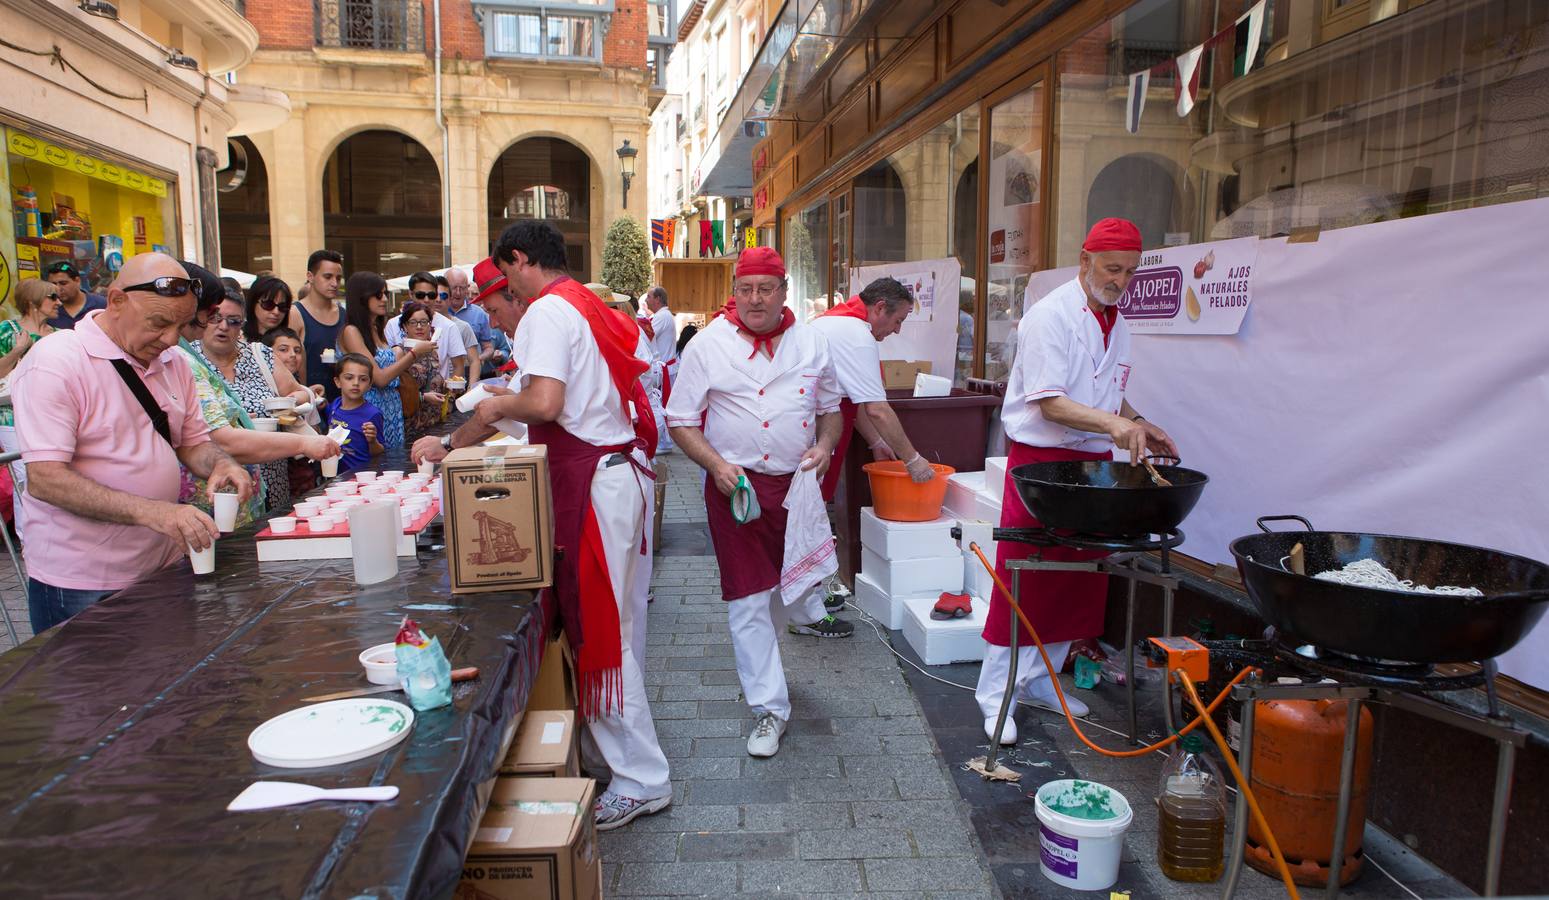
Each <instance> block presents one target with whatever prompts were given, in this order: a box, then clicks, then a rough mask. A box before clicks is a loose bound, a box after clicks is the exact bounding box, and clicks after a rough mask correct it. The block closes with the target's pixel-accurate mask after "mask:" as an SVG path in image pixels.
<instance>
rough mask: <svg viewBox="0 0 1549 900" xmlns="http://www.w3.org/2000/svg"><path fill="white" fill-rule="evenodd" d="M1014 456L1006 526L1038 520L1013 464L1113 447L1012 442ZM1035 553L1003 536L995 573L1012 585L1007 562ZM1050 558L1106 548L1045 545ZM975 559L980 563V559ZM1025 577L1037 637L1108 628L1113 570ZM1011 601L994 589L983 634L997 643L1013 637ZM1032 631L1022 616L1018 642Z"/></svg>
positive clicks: (1087, 456) (1069, 637)
mask: <svg viewBox="0 0 1549 900" xmlns="http://www.w3.org/2000/svg"><path fill="white" fill-rule="evenodd" d="M1009 449H1010V458H1009V459H1007V460H1006V481H1005V493H1004V494H1003V495H1002V497H1001V506H1000V524H1001V527H1003V528H1029V527H1037V526H1038V520H1037V519H1035V518H1033V514H1032V513H1030V512H1028V511H1027V507H1026V505H1024V504H1023V503H1022V498H1021V497H1019V496H1018V495H1017V492H1016V487H1015V486H1014V485H1013V484H1012V482H1011V470H1012V469H1014V468H1016V467H1017V466H1022V465H1026V464H1028V463H1035V462H1059V461H1062V460H1097V459H1112V458H1113V454H1112V453H1083V452H1081V451H1080V450H1064V449H1061V448H1058V447H1029V446H1027V445H1026V444H1019V443H1017V442H1015V441H1013V442H1011V447H1010V448H1009ZM1032 555H1033V548H1032V547H1030V546H1028V545H1027V544H1019V543H1017V542H1015V541H1001V542H1000V544H999V546H998V552H997V559H996V562H995V574H997V575H999V576H1000V578H1001V581H1003V582H1004V583H1005V584H1006V586H1007V587H1008V588H1009V587H1011V571H1010V570H1009V569H1007V568H1006V563H1008V562H1010V561H1011V560H1014V559H1026V558H1028V557H1029V556H1032ZM1041 556H1042V558H1043V559H1045V560H1048V561H1049V562H1081V561H1085V560H1091V559H1099V558H1101V557H1103V556H1107V554H1106V553H1094V552H1091V551H1083V550H1069V549H1066V548H1064V547H1049V548H1046V549H1043V550H1042V551H1041ZM970 565H975V566H977V565H980V563H979V560H978V559H974V560H972V561H971V563H970ZM1018 574H1020V575H1021V577H1022V584H1021V600H1020V605H1021V607H1022V611H1023V612H1024V613H1026V614H1027V617H1028V619H1030V620H1032V623H1033V626H1034V627H1036V628H1037V629H1038V637H1039V638H1041V639H1042V640H1043V641H1044V642H1045V643H1053V642H1056V641H1075V640H1080V639H1081V638H1089V637H1096V636H1097V635H1099V634H1102V631H1103V611H1104V608H1105V607H1106V605H1107V597H1108V576H1107V575H1099V574H1097V573H1094V572H1028V571H1023V572H1019V573H1018ZM1011 618H1012V614H1011V604H1010V603H1009V602H1008V601H1007V600H1006V599H1005V598H1004V597H1003V596H1002V595H1001V592H1000V591H999V590H996V591H995V592H994V596H993V597H992V598H991V600H990V613H989V616H988V618H987V619H986V621H985V623H984V639H985V641H987V642H989V643H991V644H994V645H995V646H997V647H1006V646H1009V645H1010V642H1011ZM1032 643H1033V638H1032V635H1030V634H1028V633H1027V629H1026V628H1024V627H1023V626H1022V625H1021V623H1020V622H1018V624H1017V646H1018V647H1030V646H1032Z"/></svg>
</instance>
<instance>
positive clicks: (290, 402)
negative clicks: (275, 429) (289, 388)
mask: <svg viewBox="0 0 1549 900" xmlns="http://www.w3.org/2000/svg"><path fill="white" fill-rule="evenodd" d="M264 409H267V410H268V411H270V412H293V411H295V409H296V398H295V397H270V398H269V399H268V400H265V401H264Z"/></svg>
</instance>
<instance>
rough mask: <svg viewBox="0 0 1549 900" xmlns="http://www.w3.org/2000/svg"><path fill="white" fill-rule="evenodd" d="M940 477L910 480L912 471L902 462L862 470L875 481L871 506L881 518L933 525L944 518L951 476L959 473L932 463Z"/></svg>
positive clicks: (870, 465)
mask: <svg viewBox="0 0 1549 900" xmlns="http://www.w3.org/2000/svg"><path fill="white" fill-rule="evenodd" d="M930 467H931V468H932V469H935V470H936V477H935V478H932V479H931V480H930V481H927V482H925V483H924V484H915V483H914V482H913V481H911V480H909V470H908V469H906V468H904V464H903V463H901V462H899V461H898V460H893V459H890V460H887V461H885V462H869V463H866V464H865V465H864V466H862V467H861V468H862V469H864V470H865V471H866V477H868V478H870V479H871V505H872V508H873V509H874V510H876V513H877V518H879V519H888V520H890V521H893V522H929V521H930V520H931V519H934V518H936V517H937V516H939V515H941V504H942V502H943V501H944V500H946V499H947V477H948V476H949V475H952V474H953V473H954V472H956V471H957V470H956V469H954V468H952V467H951V466H943V465H941V464H939V463H931V464H930Z"/></svg>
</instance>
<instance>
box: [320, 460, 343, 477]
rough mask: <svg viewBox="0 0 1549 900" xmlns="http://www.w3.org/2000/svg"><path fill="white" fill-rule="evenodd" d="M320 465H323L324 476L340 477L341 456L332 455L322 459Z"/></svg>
mask: <svg viewBox="0 0 1549 900" xmlns="http://www.w3.org/2000/svg"><path fill="white" fill-rule="evenodd" d="M320 465H321V466H322V467H323V477H324V478H337V477H339V457H337V456H330V457H328V458H327V459H325V460H322V461H321V462H320Z"/></svg>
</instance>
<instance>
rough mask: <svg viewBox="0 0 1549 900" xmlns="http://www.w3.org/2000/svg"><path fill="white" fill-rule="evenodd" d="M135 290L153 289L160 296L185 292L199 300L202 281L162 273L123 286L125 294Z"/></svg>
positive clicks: (170, 295) (202, 286)
mask: <svg viewBox="0 0 1549 900" xmlns="http://www.w3.org/2000/svg"><path fill="white" fill-rule="evenodd" d="M135 291H154V292H155V293H156V295H157V296H160V297H181V296H183V295H185V294H193V295H194V299H195V300H201V299H203V298H204V282H202V281H199V280H198V279H194V278H179V277H177V276H175V275H163V276H161V277H160V278H153V279H151V280H150V281H147V282H145V283H143V284H131V285H130V286H128V287H126V288H124V293H126V294H129V293H133V292H135Z"/></svg>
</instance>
